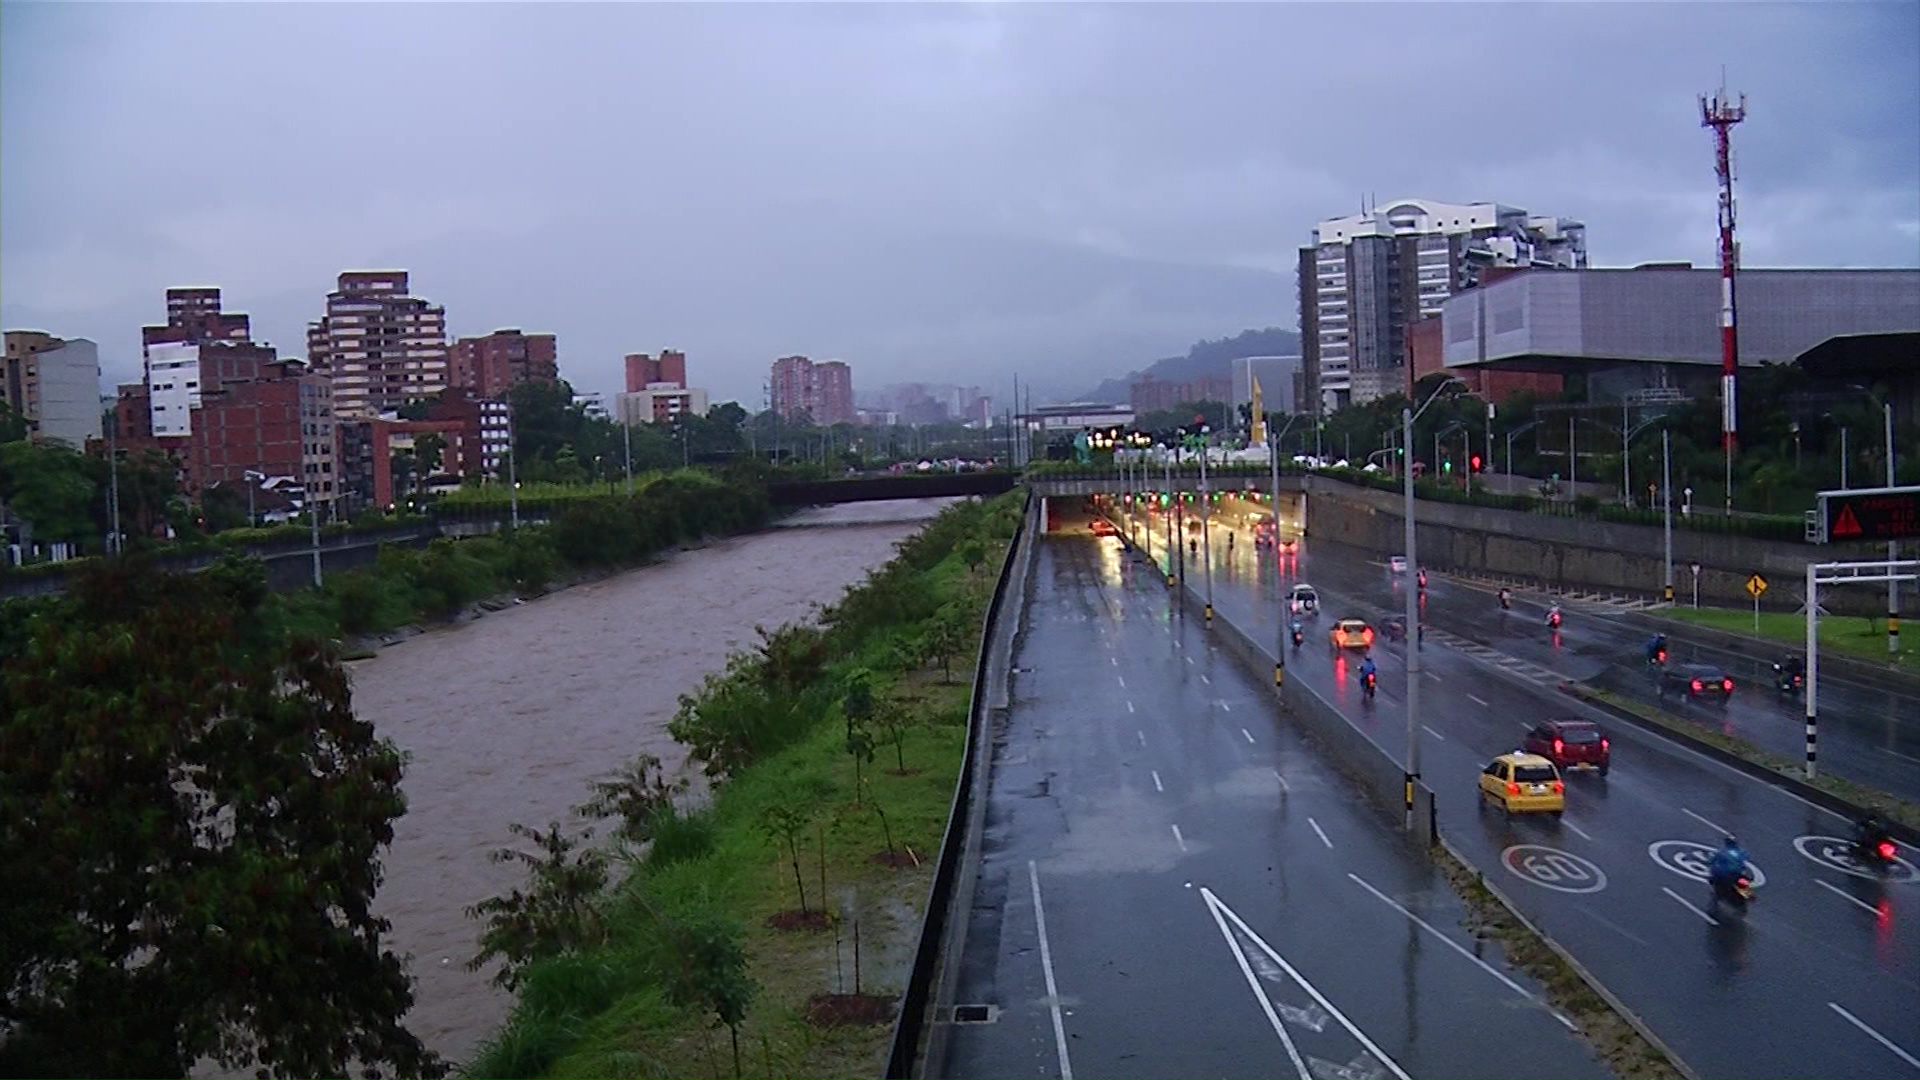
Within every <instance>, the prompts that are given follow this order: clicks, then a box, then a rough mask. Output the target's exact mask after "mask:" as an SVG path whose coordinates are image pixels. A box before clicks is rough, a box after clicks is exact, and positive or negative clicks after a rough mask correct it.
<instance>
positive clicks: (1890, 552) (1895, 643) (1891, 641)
mask: <svg viewBox="0 0 1920 1080" xmlns="http://www.w3.org/2000/svg"><path fill="white" fill-rule="evenodd" d="M1880 409H1881V413H1882V415H1884V416H1885V417H1886V423H1887V486H1888V487H1893V486H1894V485H1895V483H1896V481H1895V479H1894V473H1893V402H1891V401H1885V402H1881V404H1880ZM1899 557H1900V543H1899V541H1897V540H1889V541H1887V561H1888V562H1893V561H1894V560H1896V559H1898V558H1899ZM1899 651H1900V582H1899V581H1898V580H1896V579H1895V578H1892V577H1888V578H1887V652H1888V653H1898V652H1899Z"/></svg>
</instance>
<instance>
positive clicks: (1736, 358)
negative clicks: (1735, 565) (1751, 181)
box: [1700, 70, 1893, 588]
mask: <svg viewBox="0 0 1920 1080" xmlns="http://www.w3.org/2000/svg"><path fill="white" fill-rule="evenodd" d="M1746 118H1747V95H1745V94H1741V95H1740V101H1739V103H1738V104H1735V103H1734V102H1733V99H1732V98H1730V97H1728V96H1727V82H1726V72H1725V71H1724V70H1723V71H1722V72H1721V73H1720V92H1719V93H1717V94H1715V95H1714V96H1713V97H1712V98H1711V99H1709V98H1708V97H1707V96H1706V95H1705V94H1702V95H1701V96H1700V126H1701V127H1706V128H1712V129H1713V154H1714V159H1713V167H1714V173H1715V175H1717V176H1718V177H1719V179H1720V441H1721V445H1722V446H1723V447H1724V448H1725V450H1726V458H1727V513H1729V514H1731V513H1733V450H1734V446H1735V444H1736V443H1738V441H1739V434H1738V432H1739V415H1738V409H1737V408H1736V407H1735V398H1734V390H1735V386H1734V383H1735V378H1734V376H1735V373H1736V372H1737V370H1738V369H1739V365H1740V338H1739V334H1738V332H1737V329H1736V327H1737V323H1736V321H1735V316H1734V270H1735V268H1736V267H1737V265H1738V264H1739V261H1740V248H1739V245H1737V244H1735V243H1734V240H1733V218H1734V214H1733V151H1732V148H1731V144H1730V136H1731V134H1732V131H1733V125H1735V124H1737V123H1739V122H1740V121H1742V120H1745V119H1746ZM1892 587H1893V586H1892V585H1891V583H1889V585H1888V588H1892Z"/></svg>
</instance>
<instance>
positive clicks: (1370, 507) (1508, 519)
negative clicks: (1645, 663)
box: [1307, 477, 1886, 614]
mask: <svg viewBox="0 0 1920 1080" xmlns="http://www.w3.org/2000/svg"><path fill="white" fill-rule="evenodd" d="M1307 491H1308V492H1309V493H1310V494H1311V495H1312V496H1313V497H1312V498H1310V499H1308V500H1307V533H1308V535H1310V536H1312V537H1315V538H1317V539H1324V540H1333V541H1335V542H1337V543H1342V544H1351V545H1353V546H1355V547H1359V548H1364V549H1366V550H1368V551H1373V552H1377V553H1379V554H1382V555H1388V554H1396V553H1399V552H1401V551H1403V550H1404V549H1405V548H1406V542H1405V535H1406V534H1405V526H1404V524H1403V523H1402V517H1401V507H1402V505H1403V504H1402V500H1401V497H1400V496H1399V495H1398V494H1394V493H1390V492H1386V491H1374V490H1369V489H1367V488H1361V487H1355V486H1353V485H1351V484H1342V483H1338V482H1335V481H1330V480H1324V479H1321V478H1319V477H1309V478H1308V479H1307ZM1417 519H1418V520H1417V525H1418V530H1419V542H1420V561H1421V562H1422V563H1423V564H1425V565H1427V566H1430V567H1433V568H1434V569H1437V570H1443V571H1455V572H1465V573H1473V574H1491V575H1495V576H1501V577H1511V578H1515V579H1518V580H1521V581H1525V582H1529V583H1532V584H1534V585H1536V586H1539V587H1542V588H1549V589H1590V590H1594V591H1598V592H1611V593H1620V594H1624V595H1637V596H1644V597H1648V598H1656V597H1658V596H1659V595H1660V587H1661V585H1662V580H1663V578H1664V576H1665V572H1666V571H1665V548H1664V543H1665V542H1664V539H1663V537H1662V530H1660V529H1658V528H1655V527H1652V526H1646V525H1626V524H1621V523H1617V522H1609V521H1595V520H1591V519H1585V518H1569V517H1556V516H1553V515H1550V514H1533V513H1526V512H1523V511H1517V510H1499V509H1495V508H1492V507H1484V506H1468V505H1465V504H1462V503H1444V502H1435V501H1432V500H1424V499H1423V500H1421V501H1420V503H1419V506H1418V507H1417ZM1885 552H1886V549H1885V548H1884V547H1883V548H1880V549H1879V550H1878V551H1875V550H1874V549H1873V548H1871V547H1864V546H1861V545H1837V544H1836V545H1827V546H1824V547H1814V546H1810V545H1807V544H1795V543H1790V542H1786V541H1778V540H1756V539H1754V538H1752V537H1745V536H1727V535H1722V534H1719V533H1705V532H1695V531H1692V530H1690V529H1680V528H1676V529H1674V530H1673V563H1674V581H1673V585H1674V596H1675V598H1676V599H1677V600H1679V601H1681V602H1683V603H1684V602H1687V601H1689V600H1691V599H1692V596H1693V576H1692V574H1691V573H1690V572H1689V570H1688V564H1689V563H1691V562H1698V563H1700V565H1701V568H1702V569H1701V574H1700V602H1701V603H1703V604H1712V605H1717V606H1734V607H1739V606H1745V605H1748V604H1751V603H1752V598H1751V597H1749V596H1748V595H1747V592H1746V581H1747V577H1748V575H1750V574H1752V573H1755V572H1756V571H1757V572H1759V573H1760V574H1762V575H1764V576H1765V577H1766V578H1767V581H1768V584H1769V586H1770V588H1769V589H1768V590H1767V593H1766V595H1765V596H1764V597H1763V598H1762V599H1761V603H1760V607H1761V609H1762V610H1766V611H1794V610H1796V609H1798V608H1799V607H1800V605H1801V603H1802V601H1803V600H1804V598H1805V597H1804V594H1805V591H1806V590H1805V589H1804V588H1802V587H1801V586H1802V583H1803V582H1804V581H1805V579H1806V572H1807V562H1808V560H1809V559H1819V560H1821V561H1823V562H1826V561H1837V560H1842V559H1884V558H1885V557H1886V554H1885ZM1823 593H1824V594H1830V595H1823V597H1822V600H1821V603H1822V605H1823V606H1824V607H1825V608H1826V609H1827V610H1828V611H1832V612H1836V613H1845V614H1871V613H1874V612H1880V613H1882V614H1884V613H1885V608H1886V590H1885V589H1884V588H1881V589H1879V590H1878V591H1877V592H1876V591H1875V590H1874V589H1871V588H1865V587H1862V588H1857V589H1833V590H1823Z"/></svg>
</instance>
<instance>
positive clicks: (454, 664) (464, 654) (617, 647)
mask: <svg viewBox="0 0 1920 1080" xmlns="http://www.w3.org/2000/svg"><path fill="white" fill-rule="evenodd" d="M947 501H948V500H942V499H925V500H914V501H911V502H887V503H864V504H863V503H854V504H849V505H846V506H839V507H826V508H819V509H814V510H807V511H803V512H802V513H800V514H796V515H793V516H792V517H790V518H788V519H786V520H785V521H783V522H782V523H781V525H780V526H779V527H776V528H774V529H772V530H769V531H767V532H763V533H757V534H754V535H751V536H743V537H736V538H733V539H730V540H725V541H721V542H718V543H715V544H712V545H710V546H708V547H704V548H700V549H697V550H693V551H685V552H680V553H678V554H676V555H674V556H673V557H672V558H670V559H667V560H665V561H664V562H661V563H659V564H657V565H654V566H649V567H646V568H644V569H640V570H634V571H631V572H629V573H625V574H621V575H619V576H617V577H612V578H608V579H606V580H604V581H599V582H595V583H592V584H588V585H581V586H576V587H574V588H572V589H567V590H564V591H561V592H558V593H554V594H552V595H550V596H547V597H544V598H542V599H540V600H536V601H533V602H530V603H526V604H521V605H517V606H515V607H511V608H508V609H506V610H504V611H500V612H496V613H494V614H491V615H488V616H486V617H485V618H483V619H480V620H478V621H476V622H472V623H469V624H466V625H462V626H457V627H451V628H448V629H444V630H439V631H435V632H433V633H429V634H423V635H421V636H419V637H415V638H412V639H410V640H408V641H405V642H403V643H401V644H398V645H395V646H392V647H390V648H386V649H382V650H381V651H380V652H379V654H378V655H376V656H374V657H373V658H371V659H368V660H363V661H357V662H355V663H354V664H352V665H351V667H352V673H353V700H354V707H355V709H356V710H358V712H359V713H360V715H361V716H363V717H365V718H367V719H370V720H372V721H373V722H374V724H375V725H376V727H377V728H378V730H379V732H380V734H381V735H382V736H384V737H385V738H388V739H392V740H393V741H394V742H395V743H396V744H398V745H399V746H400V747H401V749H403V750H405V751H406V752H407V753H408V754H409V755H410V756H411V760H410V761H409V763H408V766H407V772H406V778H405V780H404V781H403V787H404V789H405V791H406V795H407V801H408V806H407V814H406V816H405V817H403V818H401V819H400V820H399V822H398V823H397V824H396V826H395V832H394V842H393V847H392V848H391V849H390V850H389V851H388V853H387V857H386V860H385V868H386V880H385V882H384V884H383V885H382V886H381V889H380V894H379V898H378V903H377V908H378V910H379V911H380V913H381V914H383V915H385V916H386V917H387V918H389V919H391V920H392V921H393V932H392V934H391V935H390V936H389V938H388V942H389V946H390V947H391V948H393V949H394V950H395V951H396V952H398V953H400V954H401V955H403V956H404V955H408V954H411V956H412V958H413V960H412V970H413V974H414V976H415V977H416V978H417V979H418V983H417V985H416V987H415V1005H414V1009H413V1012H412V1013H411V1014H410V1015H409V1017H408V1019H407V1025H408V1027H409V1028H411V1029H412V1031H413V1032H414V1034H416V1035H418V1036H419V1037H420V1038H421V1039H422V1040H423V1041H425V1042H426V1044H427V1046H428V1047H429V1048H431V1049H433V1050H435V1051H437V1052H439V1053H440V1054H443V1055H445V1056H446V1057H448V1058H450V1059H452V1060H454V1061H463V1060H465V1059H467V1058H469V1057H470V1056H471V1055H472V1054H473V1052H474V1051H475V1050H476V1049H477V1048H478V1047H479V1045H480V1044H481V1042H483V1041H484V1040H485V1039H486V1038H487V1037H488V1036H489V1035H490V1034H492V1033H493V1032H494V1031H495V1030H497V1029H498V1028H499V1026H500V1024H501V1023H502V1022H504V1021H505V1019H506V1017H507V1013H508V1010H509V1009H510V1008H511V1006H512V999H511V997H510V996H509V995H507V994H505V993H503V992H501V991H499V990H496V989H494V988H493V987H492V986H491V985H490V984H489V983H488V982H487V973H485V972H479V973H469V972H468V971H467V970H466V968H465V963H466V961H467V959H468V958H469V957H471V956H472V955H473V953H474V951H475V941H476V939H477V937H478V924H477V923H475V922H474V921H473V920H471V919H468V918H467V917H466V915H465V908H466V907H467V905H469V904H472V903H475V902H476V901H479V900H483V899H485V898H487V897H489V896H492V895H495V894H497V893H502V892H505V891H507V890H508V889H510V888H512V887H514V886H515V885H517V884H520V882H521V880H522V871H521V870H520V869H519V868H518V867H516V866H513V865H507V864H495V863H493V862H490V861H489V860H488V858H487V855H488V853H489V852H490V851H492V850H494V849H496V848H498V847H501V846H503V845H505V844H506V843H507V841H508V840H509V839H510V837H509V834H508V832H507V826H508V825H509V824H510V823H513V822H521V823H524V824H527V825H534V826H540V827H544V826H545V825H546V824H547V823H549V822H552V821H562V822H565V821H567V820H568V819H569V817H570V814H571V809H572V807H574V806H576V805H578V804H579V803H581V802H582V801H584V800H585V798H586V794H587V784H588V781H590V780H592V779H595V778H597V777H601V776H605V775H607V774H608V773H610V772H612V771H613V769H615V768H616V767H617V766H619V765H620V764H621V763H622V762H624V761H626V760H627V759H629V758H631V757H633V756H634V755H635V754H637V753H639V752H641V751H646V752H649V753H652V754H654V755H655V756H657V757H659V758H660V759H661V760H662V761H663V762H665V763H666V764H667V766H668V768H669V769H673V768H677V767H678V766H680V765H681V764H682V763H683V762H684V758H685V754H684V752H683V751H682V749H681V748H680V746H679V745H678V744H677V743H675V742H674V741H673V739H672V738H671V737H670V736H669V735H668V734H667V721H668V720H670V719H672V717H673V714H674V710H675V709H676V707H677V706H678V703H679V696H680V695H681V694H682V693H686V692H688V691H691V690H693V689H694V688H696V687H698V686H699V685H700V680H701V678H702V677H703V676H704V675H706V674H707V673H708V672H710V671H715V670H718V669H719V668H721V667H722V666H724V664H725V663H726V659H727V656H728V654H729V653H731V652H733V651H734V650H736V649H739V648H742V647H745V646H748V645H750V644H752V643H753V642H754V641H755V640H757V639H756V635H755V634H754V627H755V626H756V625H764V626H766V627H768V628H772V627H774V626H777V625H779V624H781V623H785V622H793V621H796V620H802V619H808V618H810V617H811V616H812V615H813V614H814V613H815V612H816V611H817V609H818V608H819V606H821V605H825V604H830V603H832V602H833V601H835V600H837V599H838V598H839V597H840V595H841V594H842V593H843V592H845V591H846V589H847V587H848V586H850V585H853V584H855V583H857V582H859V581H860V580H861V579H863V578H864V577H865V576H866V574H867V571H869V570H871V569H874V568H876V567H878V566H880V565H882V564H884V563H885V562H886V561H887V560H888V559H889V558H891V557H892V555H893V550H894V546H895V545H896V544H897V543H899V541H901V540H903V539H905V538H906V537H907V536H908V535H910V534H911V533H912V532H913V531H914V530H915V529H917V528H918V527H919V526H920V525H921V524H923V523H924V522H925V521H926V520H927V519H928V518H930V517H932V516H933V515H935V514H937V513H938V512H939V511H940V509H941V508H942V507H943V506H944V505H945V504H946V502H947ZM576 824H577V822H576Z"/></svg>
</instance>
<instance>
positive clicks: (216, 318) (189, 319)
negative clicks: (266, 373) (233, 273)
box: [140, 286, 253, 359]
mask: <svg viewBox="0 0 1920 1080" xmlns="http://www.w3.org/2000/svg"><path fill="white" fill-rule="evenodd" d="M220 305H221V301H220V290H219V289H217V288H211V287H205V286H195V287H192V288H184V289H168V290H167V321H166V322H165V323H163V324H161V325H159V326H143V327H141V328H140V352H141V355H142V358H143V359H144V358H145V356H146V354H147V351H148V350H149V349H150V348H152V347H153V346H155V345H197V344H200V343H201V342H206V341H252V340H253V331H252V327H251V324H250V322H249V320H248V318H247V316H246V315H245V314H244V313H241V312H237V311H223V310H221V306H220Z"/></svg>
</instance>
